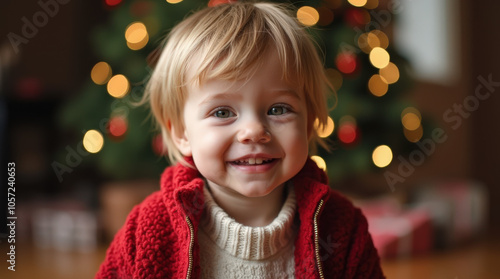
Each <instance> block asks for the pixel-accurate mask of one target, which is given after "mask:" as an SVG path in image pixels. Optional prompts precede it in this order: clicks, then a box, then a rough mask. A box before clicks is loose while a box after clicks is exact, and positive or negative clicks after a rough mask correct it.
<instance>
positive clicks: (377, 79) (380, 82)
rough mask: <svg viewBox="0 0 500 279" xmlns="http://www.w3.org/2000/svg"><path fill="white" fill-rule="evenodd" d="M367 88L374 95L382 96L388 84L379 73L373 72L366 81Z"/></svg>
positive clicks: (387, 88)
mask: <svg viewBox="0 0 500 279" xmlns="http://www.w3.org/2000/svg"><path fill="white" fill-rule="evenodd" d="M368 90H370V93H372V94H373V95H374V96H377V97H382V96H384V95H385V94H386V93H387V90H389V85H388V84H387V82H386V81H385V80H384V79H383V78H382V77H381V76H380V75H377V74H375V75H373V76H372V77H371V78H370V80H369V81H368Z"/></svg>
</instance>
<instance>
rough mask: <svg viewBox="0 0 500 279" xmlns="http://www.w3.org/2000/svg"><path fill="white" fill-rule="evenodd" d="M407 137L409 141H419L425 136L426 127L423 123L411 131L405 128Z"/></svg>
mask: <svg viewBox="0 0 500 279" xmlns="http://www.w3.org/2000/svg"><path fill="white" fill-rule="evenodd" d="M403 130H404V131H403V132H404V135H405V138H406V139H407V140H408V141H409V142H417V141H419V140H420V139H421V138H422V137H423V136H424V129H423V128H422V125H420V126H418V128H417V129H416V130H413V131H410V130H407V129H403Z"/></svg>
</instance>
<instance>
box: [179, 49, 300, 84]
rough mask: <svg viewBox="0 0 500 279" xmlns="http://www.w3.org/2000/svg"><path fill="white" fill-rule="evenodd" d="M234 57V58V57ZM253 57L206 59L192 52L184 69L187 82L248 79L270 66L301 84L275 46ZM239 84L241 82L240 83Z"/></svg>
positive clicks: (284, 76) (286, 79)
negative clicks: (185, 69)
mask: <svg viewBox="0 0 500 279" xmlns="http://www.w3.org/2000/svg"><path fill="white" fill-rule="evenodd" d="M235 58H236V59H235ZM252 58H253V59H238V56H237V55H235V56H232V57H227V56H226V57H219V58H217V59H211V60H209V59H206V58H204V57H203V56H202V55H201V54H200V53H196V54H194V55H193V56H192V57H191V59H190V63H188V67H187V71H186V79H187V82H188V83H190V84H191V83H194V84H195V85H198V86H199V85H202V84H204V83H206V82H208V81H212V80H223V81H227V82H228V83H231V82H241V81H249V80H251V79H252V77H254V76H255V75H256V74H258V73H259V72H262V71H265V70H266V68H268V67H272V68H273V69H275V70H276V71H279V72H280V73H281V76H280V79H282V80H285V81H287V82H288V83H291V84H293V85H294V87H296V86H299V84H301V83H302V82H301V79H300V77H299V75H298V74H297V71H296V70H295V68H294V67H291V65H287V64H290V63H286V62H285V61H283V59H281V58H280V56H279V55H278V51H277V50H276V48H275V47H272V46H269V47H267V48H266V49H265V50H264V51H263V52H261V53H260V54H259V55H256V56H254V57H252ZM240 84H241V83H240Z"/></svg>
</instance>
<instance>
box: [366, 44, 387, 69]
mask: <svg viewBox="0 0 500 279" xmlns="http://www.w3.org/2000/svg"><path fill="white" fill-rule="evenodd" d="M390 58H391V57H390V56H389V53H388V52H387V51H386V50H385V49H383V48H381V47H375V48H373V49H372V51H370V62H371V63H372V65H373V66H374V67H375V68H379V69H382V68H385V67H387V65H389V61H390Z"/></svg>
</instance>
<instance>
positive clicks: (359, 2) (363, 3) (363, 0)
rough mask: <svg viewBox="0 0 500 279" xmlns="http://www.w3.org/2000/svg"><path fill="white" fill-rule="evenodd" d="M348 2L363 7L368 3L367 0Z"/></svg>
mask: <svg viewBox="0 0 500 279" xmlns="http://www.w3.org/2000/svg"><path fill="white" fill-rule="evenodd" d="M348 2H349V4H351V5H353V6H354V7H363V6H364V5H366V2H367V0H348Z"/></svg>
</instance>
